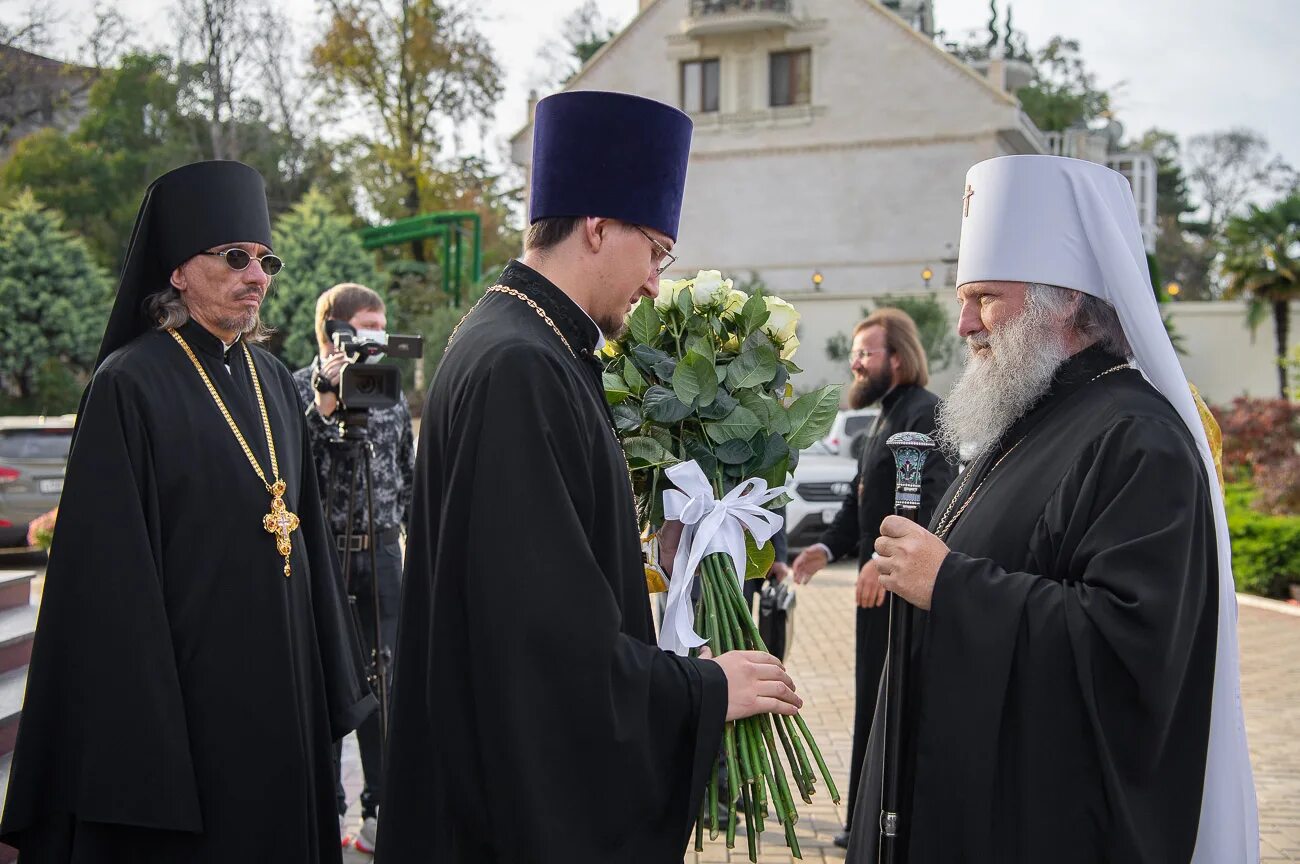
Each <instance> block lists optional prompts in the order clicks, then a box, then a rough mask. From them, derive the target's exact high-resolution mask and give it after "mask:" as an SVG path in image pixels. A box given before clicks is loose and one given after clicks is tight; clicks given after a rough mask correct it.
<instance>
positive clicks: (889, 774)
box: [880, 432, 934, 864]
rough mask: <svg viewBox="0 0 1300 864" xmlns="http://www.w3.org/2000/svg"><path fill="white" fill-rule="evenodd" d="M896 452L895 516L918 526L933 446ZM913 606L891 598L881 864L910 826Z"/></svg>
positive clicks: (920, 440) (901, 444)
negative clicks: (906, 770) (906, 761)
mask: <svg viewBox="0 0 1300 864" xmlns="http://www.w3.org/2000/svg"><path fill="white" fill-rule="evenodd" d="M885 443H886V444H887V445H888V446H889V449H890V450H892V451H893V453H894V470H895V481H894V515H896V516H902V517H904V518H906V519H911V520H912V521H913V522H917V521H919V520H918V516H919V515H920V512H921V479H922V474H923V472H924V469H925V460H926V458H927V457H928V456H929V455H930V451H931V450H933V449H934V441H932V440H931V439H930V437H929V436H927V435H922V434H921V433H919V432H900V433H898V434H897V435H890V436H889V439H888V440H887V441H886V442H885ZM909 605H910V604H908V603H907V601H906V600H903V599H902V598H901V597H899V596H898V595H897V594H895V593H893V592H890V595H889V656H888V658H887V659H886V661H885V662H886V666H885V766H884V767H885V771H884V777H883V778H882V789H881V795H880V861H881V862H882V864H901V862H903V861H904V860H905V853H904V851H903V849H902V843H901V841H900V838H901V837H902V836H903V832H904V830H906V829H907V828H908V827H910V826H907V824H906V821H907V819H906V814H905V813H903V812H902V810H903V805H904V803H905V802H903V801H902V800H901V791H902V790H901V788H900V786H901V779H902V757H903V753H904V746H903V745H904V740H903V739H904V729H903V697H904V694H905V693H906V692H907V677H908V665H909V663H910V660H911V643H912V618H911V615H909V614H907V613H908V607H909Z"/></svg>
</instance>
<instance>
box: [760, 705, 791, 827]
mask: <svg viewBox="0 0 1300 864" xmlns="http://www.w3.org/2000/svg"><path fill="white" fill-rule="evenodd" d="M762 723H763V739H764V740H765V741H766V742H767V752H768V756H769V757H770V758H771V760H772V767H771V768H770V769H768V774H767V782H768V783H771V782H772V781H773V780H775V781H776V785H775V786H773V787H772V797H773V798H774V799H775V800H776V821H777V822H779V823H781V824H782V825H784V824H785V823H786V822H795V821H798V819H799V811H798V810H796V809H795V808H794V798H793V796H791V794H790V784H789V783H788V782H787V781H786V779H785V771H784V770H783V769H782V768H781V760H780V759H779V758H777V755H776V741H775V740H774V739H773V737H772V727H773V725H774V721H773V720H772V715H770V714H769V715H767V716H766V717H764V718H762ZM789 755H790V754H789V751H787V752H786V756H787V757H788V756H789ZM797 778H798V775H797V774H796V782H798V780H797Z"/></svg>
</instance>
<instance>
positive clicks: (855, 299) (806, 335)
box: [785, 291, 1300, 404]
mask: <svg viewBox="0 0 1300 864" xmlns="http://www.w3.org/2000/svg"><path fill="white" fill-rule="evenodd" d="M946 296H947V295H946V293H944V292H942V291H941V293H940V295H939V297H940V302H944V303H946V302H950V301H948V300H946V299H945V298H946ZM785 299H787V300H789V301H790V302H791V303H793V304H794V305H795V307H796V308H797V309H798V310H799V312H800V313H801V314H802V316H803V317H802V319H801V321H800V331H799V341H800V346H799V352H798V354H797V356H796V357H795V362H797V363H798V364H799V365H800V366H801V367H803V369H804V373H803V374H802V375H799V376H796V378H795V381H794V384H795V387H796V388H798V389H800V390H810V389H812V388H814V387H818V386H821V385H823V384H829V383H836V382H841V381H847V380H848V369H847V364H845V363H835V362H832V361H831V360H830V359H829V358H828V357H827V356H826V342H827V340H828V339H830V338H831V337H832V336H833V335H835V334H836V333H844V334H846V335H847V334H848V333H850V332H851V331H852V329H853V325H854V324H855V323H857V321H858V320H859V319H860V318H861V313H862V309H863V308H864V307H867V308H871V307H872V306H873V300H874V299H875V297H874V295H871V294H852V295H845V294H834V295H831V294H813V293H801V294H786V295H785ZM951 303H952V307H951V309H950V310H949V315H950V319H951V321H952V323H953V327H954V328H955V327H956V320H957V304H956V301H951ZM1163 308H1164V309H1165V310H1167V311H1168V312H1169V313H1170V314H1171V316H1172V318H1173V322H1174V329H1175V331H1176V332H1177V333H1179V334H1181V335H1182V337H1183V346H1184V348H1185V350H1186V351H1187V353H1186V354H1184V355H1181V356H1180V358H1179V359H1180V360H1181V361H1182V364H1183V370H1184V371H1185V372H1186V373H1187V378H1188V380H1189V381H1191V382H1192V383H1193V384H1195V385H1196V386H1197V388H1198V389H1199V390H1200V391H1201V393H1202V395H1203V396H1204V397H1205V399H1206V401H1208V402H1211V403H1214V404H1224V403H1227V402H1230V401H1231V400H1232V399H1233V398H1234V397H1236V396H1256V397H1266V398H1272V397H1276V396H1277V366H1276V365H1275V361H1274V347H1273V339H1274V337H1273V322H1272V319H1271V318H1268V319H1266V320H1265V321H1264V322H1263V323H1262V324H1260V326H1259V330H1258V331H1257V332H1256V333H1255V335H1254V338H1253V340H1252V337H1251V333H1250V329H1249V328H1248V327H1247V326H1246V307H1245V304H1244V303H1239V302H1219V303H1208V302H1207V303H1193V302H1177V303H1169V304H1166V305H1165V306H1164V307H1163ZM1297 343H1300V303H1293V304H1291V344H1292V345H1295V344H1297ZM959 371H960V369H959V366H958V365H955V366H954V367H953V368H951V369H948V370H945V371H943V372H937V373H934V374H933V380H932V381H931V389H933V390H934V391H935V392H937V393H940V394H944V393H947V391H948V388H949V387H951V386H952V382H953V381H954V380H955V379H956V376H957V373H958V372H959Z"/></svg>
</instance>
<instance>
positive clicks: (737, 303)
mask: <svg viewBox="0 0 1300 864" xmlns="http://www.w3.org/2000/svg"><path fill="white" fill-rule="evenodd" d="M730 281H731V280H730V279H728V280H727V282H730ZM723 284H726V283H723ZM748 302H749V295H748V294H746V293H745V292H744V291H737V290H736V289H735V288H732V289H731V290H730V291H728V292H727V297H726V299H725V300H723V301H722V311H723V312H726V313H727V314H729V315H734V314H736V313H737V312H739V311H740V310H741V308H742V307H743V306H744V305H745V304H746V303H748Z"/></svg>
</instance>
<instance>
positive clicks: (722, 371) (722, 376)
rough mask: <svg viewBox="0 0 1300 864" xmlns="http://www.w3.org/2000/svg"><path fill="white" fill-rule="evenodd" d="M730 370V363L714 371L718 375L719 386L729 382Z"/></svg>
mask: <svg viewBox="0 0 1300 864" xmlns="http://www.w3.org/2000/svg"><path fill="white" fill-rule="evenodd" d="M730 368H731V364H730V363H727V364H723V365H719V366H717V367H715V368H714V370H713V371H714V372H715V373H716V374H717V377H718V383H719V384H721V383H722V382H723V381H726V380H727V370H728V369H730Z"/></svg>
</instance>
